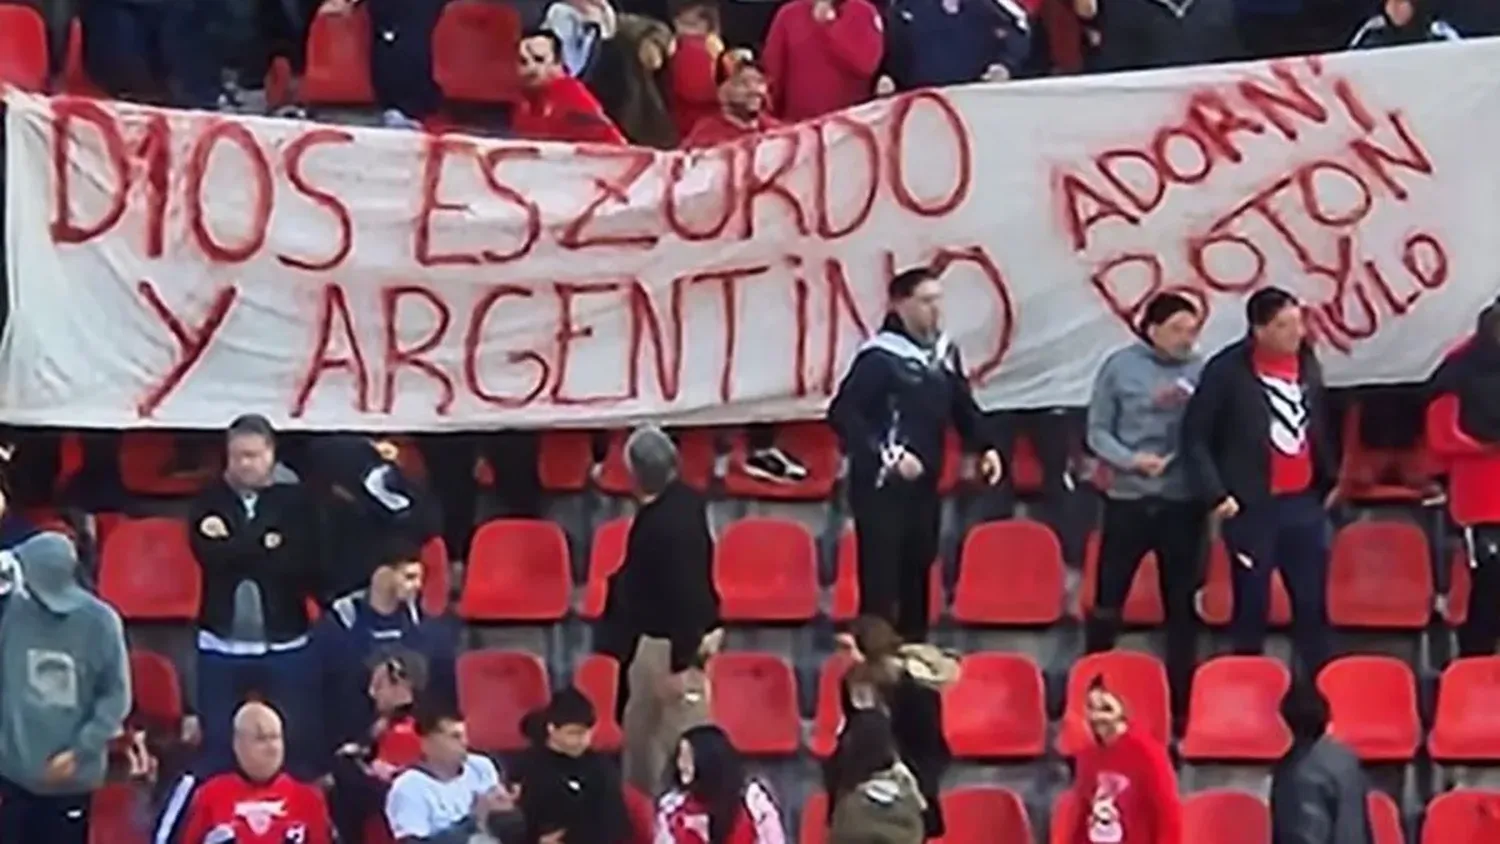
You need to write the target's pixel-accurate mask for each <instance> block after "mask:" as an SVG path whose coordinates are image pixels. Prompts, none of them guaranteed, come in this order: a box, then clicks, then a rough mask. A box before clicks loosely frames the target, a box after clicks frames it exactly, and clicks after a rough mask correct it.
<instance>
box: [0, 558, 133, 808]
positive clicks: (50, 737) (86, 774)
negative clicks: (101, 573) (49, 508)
mask: <svg viewBox="0 0 1500 844" xmlns="http://www.w3.org/2000/svg"><path fill="white" fill-rule="evenodd" d="M15 554H16V555H17V556H18V557H20V558H22V559H23V560H24V561H25V562H24V563H23V565H24V566H25V567H26V568H27V570H28V571H30V570H31V569H32V567H33V566H39V567H46V568H48V569H59V570H60V569H62V568H66V569H67V571H68V573H69V576H71V573H72V571H73V570H74V569H75V568H76V566H77V559H76V558H75V557H72V547H71V545H70V544H69V543H68V542H67V540H65V539H63V538H62V537H60V536H58V535H57V534H47V533H44V534H39V535H38V536H35V537H33V538H32V539H29V540H27V541H26V542H24V543H22V544H21V545H20V546H18V547H17V548H16V550H15ZM0 607H3V609H0V613H3V616H0V778H3V779H6V780H9V781H11V782H13V783H16V784H17V785H19V786H20V787H22V788H24V789H26V790H27V791H30V792H32V793H34V794H68V795H71V794H85V793H88V792H91V791H93V790H95V789H97V788H98V787H99V786H100V785H102V784H103V782H104V773H105V767H106V763H107V756H108V752H107V747H106V745H107V744H108V743H109V740H110V739H112V738H114V736H115V735H116V734H117V733H119V732H120V729H121V727H122V725H123V724H124V722H125V716H126V714H127V713H129V711H130V672H129V660H128V658H127V657H126V654H125V633H124V628H123V627H122V626H121V624H120V617H119V616H118V615H116V614H115V611H114V610H113V609H111V608H110V607H109V606H108V605H107V604H105V603H104V602H103V601H100V600H99V599H98V598H95V597H94V596H92V595H87V594H84V595H82V601H81V603H79V604H78V605H76V606H74V607H73V608H71V610H70V611H68V612H66V613H57V612H54V611H52V610H51V609H48V608H47V607H46V606H45V605H43V604H42V603H41V602H40V601H39V600H38V599H37V598H35V597H33V596H32V595H30V594H25V593H12V594H10V595H8V596H4V597H0ZM66 750H71V751H73V753H74V755H75V757H76V758H77V763H78V770H77V772H76V773H75V774H74V776H73V777H72V778H71V779H69V780H67V781H64V782H53V783H49V782H46V781H45V780H44V779H43V776H42V774H43V771H44V769H45V768H46V765H47V761H48V760H49V759H51V758H52V757H53V756H56V755H57V754H59V753H62V752H63V751H66Z"/></svg>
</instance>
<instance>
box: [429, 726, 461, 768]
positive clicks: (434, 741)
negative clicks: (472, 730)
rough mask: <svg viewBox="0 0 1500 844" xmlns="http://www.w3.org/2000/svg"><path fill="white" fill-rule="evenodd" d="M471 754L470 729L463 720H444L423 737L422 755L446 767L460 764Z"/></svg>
mask: <svg viewBox="0 0 1500 844" xmlns="http://www.w3.org/2000/svg"><path fill="white" fill-rule="evenodd" d="M468 755H469V731H468V730H467V729H466V728H465V727H464V722H462V721H444V722H442V723H441V724H439V725H438V728H437V729H436V730H433V731H432V734H431V735H427V736H423V737H422V756H423V757H425V758H426V759H427V760H428V761H429V762H432V763H434V764H437V765H442V766H446V767H456V766H460V765H462V764H463V762H464V758H465V757H467V756H468Z"/></svg>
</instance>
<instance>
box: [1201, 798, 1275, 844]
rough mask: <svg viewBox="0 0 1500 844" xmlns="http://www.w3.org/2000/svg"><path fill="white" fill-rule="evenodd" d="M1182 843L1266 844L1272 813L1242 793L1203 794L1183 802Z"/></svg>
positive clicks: (1268, 837)
mask: <svg viewBox="0 0 1500 844" xmlns="http://www.w3.org/2000/svg"><path fill="white" fill-rule="evenodd" d="M1182 840H1183V841H1194V842H1197V841H1201V842H1205V844H1207V842H1213V844H1267V842H1269V841H1270V840H1271V810H1270V809H1269V808H1267V806H1266V804H1265V803H1263V802H1261V800H1260V798H1259V797H1256V796H1255V795H1253V794H1246V793H1245V792H1243V791H1227V790H1215V791H1200V792H1198V793H1197V794H1193V795H1190V796H1188V798H1187V799H1185V800H1183V801H1182Z"/></svg>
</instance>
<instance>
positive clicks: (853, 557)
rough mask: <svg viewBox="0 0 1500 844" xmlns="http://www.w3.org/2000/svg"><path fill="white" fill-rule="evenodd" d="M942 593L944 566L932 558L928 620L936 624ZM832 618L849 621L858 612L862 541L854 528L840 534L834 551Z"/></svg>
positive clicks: (928, 586)
mask: <svg viewBox="0 0 1500 844" xmlns="http://www.w3.org/2000/svg"><path fill="white" fill-rule="evenodd" d="M946 603H947V602H946V600H945V599H944V595H943V567H942V565H941V564H940V561H938V560H933V561H932V569H931V574H930V576H929V577H928V579H927V620H928V621H929V622H931V623H934V624H935V623H937V620H938V618H939V617H940V616H941V615H942V614H943V606H944V605H945V604H946ZM828 614H829V617H830V618H832V619H833V620H834V621H850V620H852V619H853V618H854V617H855V616H857V615H859V541H858V540H857V539H856V538H855V535H854V531H853V530H845V531H844V532H843V533H841V534H839V543H838V548H837V549H836V551H835V562H834V575H833V602H832V606H830V607H829V612H828Z"/></svg>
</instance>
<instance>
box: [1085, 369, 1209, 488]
mask: <svg viewBox="0 0 1500 844" xmlns="http://www.w3.org/2000/svg"><path fill="white" fill-rule="evenodd" d="M1202 371H1203V358H1201V357H1199V356H1198V355H1196V354H1194V355H1193V356H1192V357H1190V358H1188V359H1187V360H1176V359H1173V358H1169V357H1166V356H1164V355H1162V354H1161V353H1159V352H1157V351H1156V350H1155V349H1153V348H1152V347H1151V346H1149V345H1147V344H1146V343H1134V344H1132V345H1129V346H1126V347H1125V348H1123V349H1120V350H1118V351H1116V352H1115V353H1114V354H1112V355H1110V356H1109V357H1108V358H1106V359H1105V361H1104V365H1103V366H1101V367H1100V368H1099V374H1098V375H1097V376H1096V377H1095V378H1094V392H1093V395H1092V396H1091V398H1090V399H1089V414H1088V445H1089V449H1090V450H1091V451H1093V452H1094V454H1095V455H1097V456H1098V457H1099V459H1101V460H1103V461H1104V462H1106V463H1108V464H1109V465H1110V466H1111V467H1112V468H1113V469H1114V470H1115V471H1114V472H1113V477H1112V478H1111V481H1110V485H1109V489H1108V490H1106V493H1107V494H1108V495H1109V497H1110V498H1125V499H1131V498H1146V497H1153V498H1156V497H1160V498H1168V499H1172V500H1174V501H1182V500H1186V499H1188V498H1191V497H1192V494H1193V491H1192V485H1191V482H1190V480H1189V478H1188V475H1187V469H1186V468H1185V466H1184V464H1183V463H1182V461H1180V460H1177V459H1175V455H1176V454H1177V449H1178V445H1177V444H1178V440H1179V438H1180V437H1181V435H1182V415H1183V413H1184V411H1186V410H1187V403H1188V399H1189V398H1191V397H1192V395H1193V392H1194V391H1195V390H1197V388H1198V374H1199V373H1200V372H1202ZM1143 452H1145V453H1149V454H1155V455H1158V456H1162V457H1169V458H1173V459H1172V460H1171V462H1169V463H1168V464H1167V469H1166V471H1165V472H1163V473H1162V474H1161V475H1160V476H1159V477H1155V478H1153V477H1150V476H1148V475H1145V474H1143V473H1141V472H1139V471H1137V470H1136V469H1135V468H1134V467H1133V466H1132V465H1131V461H1132V460H1133V458H1134V457H1135V455H1136V454H1140V453H1143Z"/></svg>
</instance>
